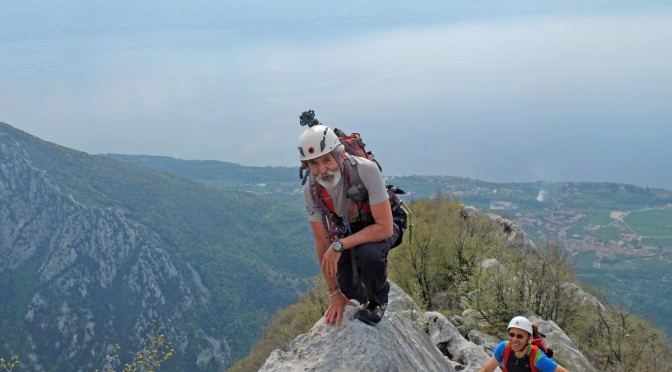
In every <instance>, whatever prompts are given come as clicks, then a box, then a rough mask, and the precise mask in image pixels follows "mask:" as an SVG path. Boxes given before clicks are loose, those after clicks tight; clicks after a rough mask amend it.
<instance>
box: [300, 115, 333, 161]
mask: <svg viewBox="0 0 672 372" xmlns="http://www.w3.org/2000/svg"><path fill="white" fill-rule="evenodd" d="M340 145H341V141H339V139H338V136H337V135H336V133H334V131H333V130H331V129H330V128H329V127H327V126H326V125H321V124H320V125H313V126H312V127H310V128H308V129H306V130H305V131H304V132H303V133H301V135H300V136H299V158H300V159H301V161H304V160H310V159H315V158H317V157H320V156H322V155H324V154H328V153H330V152H331V151H333V150H334V149H335V148H337V147H338V146H340Z"/></svg>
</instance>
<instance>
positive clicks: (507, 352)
mask: <svg viewBox="0 0 672 372" xmlns="http://www.w3.org/2000/svg"><path fill="white" fill-rule="evenodd" d="M509 355H511V343H509V341H506V346H504V356H503V357H502V364H503V365H504V366H503V367H502V372H506V363H507V362H508V361H509Z"/></svg>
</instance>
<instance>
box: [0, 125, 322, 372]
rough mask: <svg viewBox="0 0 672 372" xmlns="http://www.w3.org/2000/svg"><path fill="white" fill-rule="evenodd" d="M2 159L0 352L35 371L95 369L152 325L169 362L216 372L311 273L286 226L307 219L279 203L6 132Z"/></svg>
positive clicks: (0, 131) (298, 234)
mask: <svg viewBox="0 0 672 372" xmlns="http://www.w3.org/2000/svg"><path fill="white" fill-rule="evenodd" d="M0 149H1V150H2V159H1V160H2V163H1V164H2V165H1V166H2V168H1V169H2V173H1V174H0V175H1V178H0V195H1V197H2V201H3V203H2V209H1V210H0V219H1V220H0V223H1V225H0V226H2V228H1V230H0V234H1V236H0V242H1V244H2V245H1V246H0V255H1V256H2V257H3V260H2V261H1V262H0V283H1V284H0V290H1V292H0V296H2V298H3V303H2V305H0V319H1V320H0V322H1V323H0V327H1V328H0V329H2V330H3V335H10V336H8V338H7V339H5V337H3V345H0V352H5V351H6V352H7V353H9V352H11V353H17V354H20V355H28V354H31V355H34V356H35V358H31V359H30V362H28V358H24V361H26V364H28V365H31V367H33V369H38V370H39V368H38V367H39V366H40V365H41V366H43V367H44V366H50V367H49V369H52V368H53V367H54V366H59V365H62V366H66V365H69V366H72V365H79V366H83V367H87V368H89V369H90V366H93V367H96V368H99V367H100V366H102V362H103V360H104V354H105V353H106V352H108V351H109V350H110V347H111V346H113V345H114V344H115V343H117V342H120V343H122V345H128V346H126V348H125V351H126V352H127V353H128V352H132V351H133V350H131V348H133V347H138V346H139V345H140V344H141V341H142V338H143V337H144V334H145V332H146V331H147V330H148V327H149V325H150V323H151V322H152V321H156V324H157V325H158V326H160V327H161V328H162V329H164V330H165V331H166V333H167V336H168V338H169V339H171V337H172V339H171V340H172V341H173V342H174V343H175V344H176V345H177V348H176V349H177V351H178V355H179V357H176V358H174V360H171V362H170V363H171V364H173V365H175V366H181V368H184V369H193V368H194V367H195V366H196V364H197V360H198V361H200V362H199V366H200V367H201V368H202V369H204V370H220V369H221V368H222V367H226V366H228V365H230V364H231V363H232V361H234V360H236V359H238V358H239V357H240V356H241V355H244V354H245V353H246V352H247V349H248V348H249V346H250V345H251V343H252V342H253V341H254V340H256V338H257V337H258V335H259V333H260V329H261V328H262V327H263V326H264V325H265V324H266V323H267V322H268V320H269V319H270V316H271V314H272V313H273V312H274V311H275V310H276V309H277V308H279V307H283V306H286V304H288V303H290V302H291V301H293V300H295V299H296V296H297V293H298V292H299V291H300V290H301V288H303V286H304V284H302V283H301V281H300V278H302V277H305V276H308V275H314V274H315V273H316V272H317V265H316V262H315V260H314V258H313V255H312V249H311V245H310V242H309V241H308V240H307V235H308V234H306V233H305V231H299V230H298V228H297V227H296V224H295V223H293V221H295V220H296V219H298V218H301V219H303V218H305V217H304V216H303V215H302V214H300V213H297V212H295V211H293V210H290V209H287V208H284V207H283V206H282V205H278V204H277V203H273V202H271V201H269V200H266V199H263V198H260V197H258V196H255V195H250V194H247V193H237V192H223V191H217V190H212V189H208V188H205V187H203V186H202V185H200V184H197V183H195V182H192V181H188V180H185V179H182V178H179V177H175V176H171V175H168V174H165V173H162V172H156V171H152V170H149V169H146V168H142V167H138V166H135V165H132V164H128V163H124V162H119V161H115V160H112V159H108V158H104V157H100V156H91V155H88V154H85V153H82V152H78V151H74V150H71V149H67V148H64V147H61V146H57V145H54V144H50V143H46V142H44V141H41V140H39V139H37V138H35V137H33V136H30V135H28V134H26V133H24V132H21V131H18V130H16V129H14V128H12V127H11V126H9V125H7V124H4V123H0ZM4 299H8V300H4ZM50 345H51V347H49V346H50ZM53 345H59V347H53Z"/></svg>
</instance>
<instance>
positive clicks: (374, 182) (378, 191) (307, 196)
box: [303, 154, 389, 222]
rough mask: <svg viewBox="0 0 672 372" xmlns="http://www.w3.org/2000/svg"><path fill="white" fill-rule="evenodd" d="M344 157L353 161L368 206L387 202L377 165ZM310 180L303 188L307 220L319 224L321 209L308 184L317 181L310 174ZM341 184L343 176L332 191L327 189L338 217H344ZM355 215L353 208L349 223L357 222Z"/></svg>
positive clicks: (358, 158)
mask: <svg viewBox="0 0 672 372" xmlns="http://www.w3.org/2000/svg"><path fill="white" fill-rule="evenodd" d="M346 156H347V157H348V158H350V159H351V160H353V162H352V163H353V164H355V165H354V166H356V167H357V171H358V173H359V178H360V179H361V180H362V183H363V184H364V187H365V188H366V190H367V191H368V193H369V205H376V204H380V203H382V202H384V201H385V200H387V199H388V198H389V196H388V194H387V189H386V188H385V180H384V179H383V175H382V173H380V170H379V169H378V165H377V164H376V163H374V162H372V161H371V160H369V159H364V158H360V157H357V156H351V155H347V154H346ZM310 178H311V180H310V182H306V184H305V185H304V187H303V198H304V200H305V203H306V211H307V212H308V219H309V220H310V221H311V222H320V221H322V209H321V208H320V206H319V205H318V204H316V203H315V201H314V200H313V196H312V190H311V189H310V184H311V183H315V182H317V181H315V180H314V177H313V175H312V174H311V175H310ZM343 182H345V175H344V176H343V177H341V180H340V181H339V182H338V184H337V185H336V186H335V187H334V188H333V189H332V188H329V189H327V192H328V193H329V196H331V199H332V200H333V201H334V212H335V213H336V214H337V215H338V216H340V217H343V216H344V215H345V207H346V206H345V204H346V203H345V200H344V192H343ZM313 187H314V185H313ZM357 213H358V211H357V210H356V208H355V215H354V216H349V217H350V220H351V221H354V220H357V217H358V216H357V215H356V214H357Z"/></svg>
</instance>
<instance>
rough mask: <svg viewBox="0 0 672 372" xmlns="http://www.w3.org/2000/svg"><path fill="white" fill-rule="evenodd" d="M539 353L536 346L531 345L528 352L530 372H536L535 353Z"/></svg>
mask: <svg viewBox="0 0 672 372" xmlns="http://www.w3.org/2000/svg"><path fill="white" fill-rule="evenodd" d="M538 351H539V348H538V347H537V346H536V345H532V350H531V351H530V369H532V372H537V371H538V369H537V366H536V364H535V363H536V361H537V352H538Z"/></svg>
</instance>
